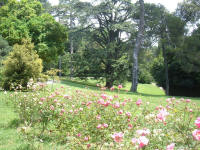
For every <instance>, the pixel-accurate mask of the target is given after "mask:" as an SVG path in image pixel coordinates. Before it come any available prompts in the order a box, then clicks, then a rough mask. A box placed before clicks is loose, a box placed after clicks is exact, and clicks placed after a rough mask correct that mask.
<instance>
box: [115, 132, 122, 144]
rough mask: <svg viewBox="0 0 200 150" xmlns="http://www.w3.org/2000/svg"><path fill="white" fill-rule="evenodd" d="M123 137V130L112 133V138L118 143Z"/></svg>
mask: <svg viewBox="0 0 200 150" xmlns="http://www.w3.org/2000/svg"><path fill="white" fill-rule="evenodd" d="M123 137H124V134H123V133H122V132H119V133H114V134H113V135H112V138H113V139H114V141H115V142H117V143H120V142H122V140H123Z"/></svg>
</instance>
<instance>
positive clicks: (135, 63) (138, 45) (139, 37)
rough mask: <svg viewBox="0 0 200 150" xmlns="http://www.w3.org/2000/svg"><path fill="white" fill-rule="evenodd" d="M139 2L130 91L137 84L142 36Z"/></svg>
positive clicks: (135, 87)
mask: <svg viewBox="0 0 200 150" xmlns="http://www.w3.org/2000/svg"><path fill="white" fill-rule="evenodd" d="M139 3H140V23H139V31H138V35H137V38H136V43H135V47H134V50H133V68H132V86H131V91H132V92H137V85H138V54H139V51H140V49H141V44H142V41H143V38H144V36H143V35H144V0H139Z"/></svg>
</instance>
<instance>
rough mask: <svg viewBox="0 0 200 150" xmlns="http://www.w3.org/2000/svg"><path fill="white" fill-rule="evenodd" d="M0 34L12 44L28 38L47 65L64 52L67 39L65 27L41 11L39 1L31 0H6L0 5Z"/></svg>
mask: <svg viewBox="0 0 200 150" xmlns="http://www.w3.org/2000/svg"><path fill="white" fill-rule="evenodd" d="M13 22H14V23H13ZM0 34H1V35H2V37H4V38H5V39H6V40H7V41H8V42H9V45H11V46H13V45H14V44H16V43H18V44H20V43H22V39H29V38H31V40H32V42H33V43H34V44H35V50H36V51H37V52H38V54H39V56H40V58H42V59H43V61H44V63H46V64H48V63H49V62H50V61H52V60H55V59H56V58H57V56H58V55H59V54H60V53H62V52H63V50H64V42H65V41H67V29H66V28H65V27H63V26H62V25H61V24H59V23H58V22H56V20H55V19H54V18H53V17H52V16H51V15H50V14H47V13H42V5H41V3H40V2H38V1H30V0H21V1H17V0H9V1H8V3H7V4H6V5H4V6H3V7H1V8H0Z"/></svg>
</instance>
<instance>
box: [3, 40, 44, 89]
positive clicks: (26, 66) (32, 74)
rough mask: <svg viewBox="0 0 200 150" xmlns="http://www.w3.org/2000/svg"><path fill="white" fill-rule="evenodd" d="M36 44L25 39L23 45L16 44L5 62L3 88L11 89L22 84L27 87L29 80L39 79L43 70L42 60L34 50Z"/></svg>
mask: <svg viewBox="0 0 200 150" xmlns="http://www.w3.org/2000/svg"><path fill="white" fill-rule="evenodd" d="M33 48H34V45H33V44H32V43H30V41H29V40H23V43H22V45H19V44H15V45H14V47H13V51H12V52H10V53H9V55H8V57H7V58H6V59H5V61H4V62H3V65H4V70H3V88H4V89H6V90H11V89H12V88H16V87H17V86H19V85H20V87H22V88H24V89H26V87H27V83H28V81H29V80H30V79H31V78H32V79H34V80H35V79H37V78H38V77H39V76H40V74H41V72H42V68H43V67H42V60H41V59H40V58H39V56H38V55H37V54H36V52H35V51H34V50H33Z"/></svg>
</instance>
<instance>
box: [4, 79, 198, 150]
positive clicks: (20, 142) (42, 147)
mask: <svg viewBox="0 0 200 150" xmlns="http://www.w3.org/2000/svg"><path fill="white" fill-rule="evenodd" d="M96 83H97V82H96V81H95V80H87V81H81V80H75V81H70V80H62V81H61V83H56V84H54V85H53V87H54V88H57V87H60V86H64V87H68V89H69V90H68V91H66V92H67V93H70V92H71V91H74V90H76V89H78V90H85V91H88V90H90V91H93V92H98V91H99V88H98V87H96ZM129 89H130V83H128V84H127V85H126V87H124V88H123V89H122V90H121V91H120V92H119V91H118V90H115V91H109V90H106V91H105V93H108V94H109V95H116V94H119V96H120V97H122V98H131V99H133V100H135V101H136V100H137V99H139V98H140V99H142V101H143V102H150V103H152V104H154V105H162V104H166V101H165V100H166V99H167V98H168V96H165V94H164V91H163V90H162V89H160V88H159V87H157V86H155V85H153V84H139V86H138V93H131V92H128V91H127V90H129ZM67 93H66V94H67ZM7 95H8V94H7ZM7 95H5V94H4V93H3V92H0V150H33V149H39V150H51V149H52V150H56V149H59V150H62V149H63V150H64V149H67V147H66V146H65V145H55V144H54V143H43V142H38V141H27V140H26V138H25V137H23V136H22V135H20V134H19V132H18V128H19V126H20V122H19V116H18V115H17V113H16V112H14V108H13V106H12V105H11V104H7V103H6V102H7V101H6V99H8V98H9V97H8V96H7ZM176 98H177V99H179V98H181V97H176ZM184 98H185V99H186V98H187V97H184ZM190 99H191V100H192V101H193V102H196V103H197V104H198V105H200V98H190ZM130 109H131V108H130Z"/></svg>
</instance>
